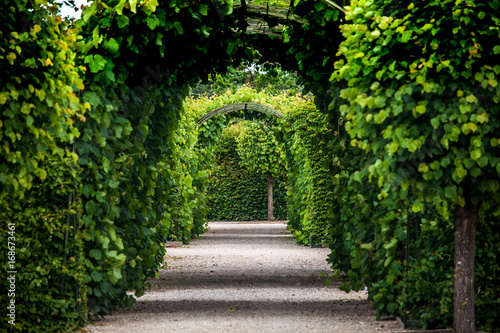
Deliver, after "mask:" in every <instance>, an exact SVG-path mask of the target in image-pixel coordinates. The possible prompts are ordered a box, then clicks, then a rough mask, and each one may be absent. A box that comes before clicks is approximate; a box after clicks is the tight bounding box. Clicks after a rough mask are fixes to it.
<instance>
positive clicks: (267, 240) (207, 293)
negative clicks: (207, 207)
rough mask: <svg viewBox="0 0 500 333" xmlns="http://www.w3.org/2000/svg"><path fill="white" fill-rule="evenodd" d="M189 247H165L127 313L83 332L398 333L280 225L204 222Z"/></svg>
mask: <svg viewBox="0 0 500 333" xmlns="http://www.w3.org/2000/svg"><path fill="white" fill-rule="evenodd" d="M209 227H210V230H209V231H208V232H207V233H206V234H204V235H203V236H202V237H201V238H200V239H197V240H194V241H193V242H192V243H191V244H189V245H185V246H182V245H180V244H179V246H177V247H176V245H178V244H175V243H174V244H167V246H168V248H167V257H166V262H167V265H168V267H167V268H166V269H163V270H161V271H160V272H159V276H158V278H155V279H152V280H151V281H150V283H151V288H150V289H149V290H148V291H147V292H146V294H145V295H144V296H142V297H140V298H138V299H137V303H136V304H135V305H134V306H133V307H132V308H130V309H127V310H117V311H116V313H115V314H114V315H113V316H110V317H107V318H105V319H103V320H99V321H97V322H94V323H92V324H91V325H89V326H88V327H87V329H88V331H90V332H95V333H97V332H141V333H146V332H242V333H244V332H259V333H265V332H348V333H349V332H403V330H402V329H401V328H400V327H399V325H398V324H397V322H396V321H395V320H394V318H388V319H386V320H382V321H376V320H375V311H374V310H373V309H372V308H371V306H370V303H369V302H368V301H367V300H366V296H367V295H366V292H365V291H361V292H357V293H355V292H351V293H349V294H347V293H345V292H343V291H341V290H339V289H338V285H339V282H335V281H334V282H333V283H332V284H331V285H330V286H326V285H325V283H324V279H322V278H319V276H320V274H321V273H322V272H326V273H328V272H331V270H330V268H329V266H328V264H327V263H326V261H325V259H326V257H327V255H328V253H329V249H325V248H310V247H306V246H301V245H297V244H296V242H295V240H294V239H293V238H292V236H291V235H290V233H289V232H288V231H287V230H286V226H285V224H284V223H283V222H274V223H269V222H260V223H255V222H247V223H245V222H239V223H238V222H211V223H209Z"/></svg>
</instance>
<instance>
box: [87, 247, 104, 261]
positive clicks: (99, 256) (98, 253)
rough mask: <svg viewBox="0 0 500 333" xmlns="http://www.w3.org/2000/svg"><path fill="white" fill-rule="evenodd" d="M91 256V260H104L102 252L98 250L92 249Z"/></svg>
mask: <svg viewBox="0 0 500 333" xmlns="http://www.w3.org/2000/svg"><path fill="white" fill-rule="evenodd" d="M89 256H90V257H91V258H95V259H97V260H101V259H102V251H101V250H98V249H92V250H90V251H89Z"/></svg>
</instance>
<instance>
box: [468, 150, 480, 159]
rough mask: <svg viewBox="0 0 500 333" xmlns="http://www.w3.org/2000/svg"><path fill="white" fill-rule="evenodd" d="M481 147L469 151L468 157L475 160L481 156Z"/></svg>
mask: <svg viewBox="0 0 500 333" xmlns="http://www.w3.org/2000/svg"><path fill="white" fill-rule="evenodd" d="M481 155H482V154H481V149H474V150H473V151H472V152H471V153H470V157H471V158H472V159H473V160H474V161H477V160H478V159H479V158H480V157H481Z"/></svg>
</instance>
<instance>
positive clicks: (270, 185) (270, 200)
mask: <svg viewBox="0 0 500 333" xmlns="http://www.w3.org/2000/svg"><path fill="white" fill-rule="evenodd" d="M273 184H274V178H273V175H272V174H271V172H268V173H267V220H268V221H274V204H273Z"/></svg>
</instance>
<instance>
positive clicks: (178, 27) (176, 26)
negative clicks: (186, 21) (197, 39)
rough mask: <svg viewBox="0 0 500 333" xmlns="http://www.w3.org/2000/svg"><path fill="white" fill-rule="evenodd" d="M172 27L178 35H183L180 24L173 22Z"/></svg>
mask: <svg viewBox="0 0 500 333" xmlns="http://www.w3.org/2000/svg"><path fill="white" fill-rule="evenodd" d="M174 27H175V28H176V29H177V32H178V33H179V35H182V34H184V30H183V29H182V25H181V22H179V21H175V22H174Z"/></svg>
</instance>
